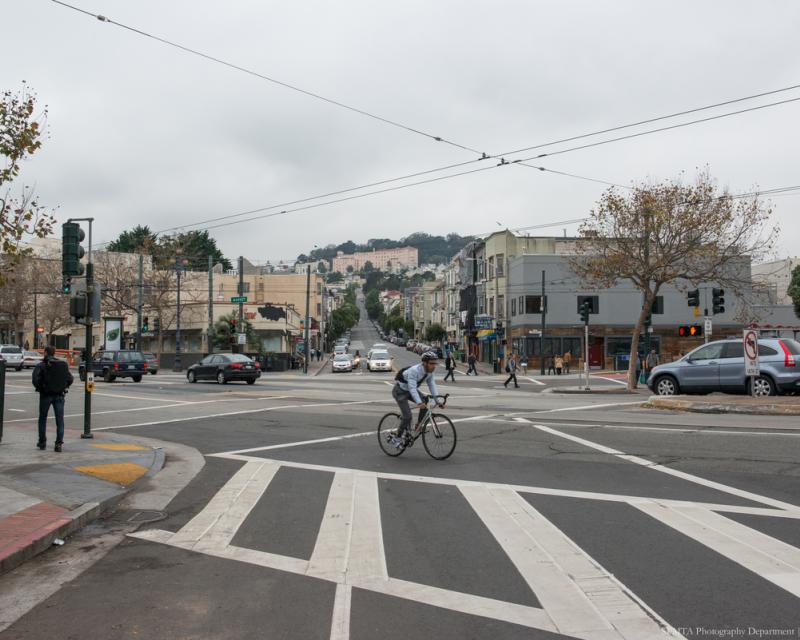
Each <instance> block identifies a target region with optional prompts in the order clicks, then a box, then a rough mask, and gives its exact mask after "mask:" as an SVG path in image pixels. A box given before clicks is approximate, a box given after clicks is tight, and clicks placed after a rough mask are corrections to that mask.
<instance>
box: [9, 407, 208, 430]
mask: <svg viewBox="0 0 800 640" xmlns="http://www.w3.org/2000/svg"><path fill="white" fill-rule="evenodd" d="M214 402H223V401H221V400H200V401H197V402H191V403H187V402H182V403H180V404H160V405H157V406H152V407H131V408H130V409H108V410H107V411H92V415H93V416H104V415H108V414H111V413H130V412H134V411H152V410H153V409H174V408H175V407H185V406H188V405H190V404H212V403H214ZM18 411H19V409H18ZM82 416H83V413H68V414H66V415H65V416H64V418H80V417H82ZM50 419H51V420H53V419H55V418H54V417H53V415H52V414H50ZM30 420H32V418H15V419H14V420H6V422H29V421H30ZM108 428H112V427H98V428H97V429H93V431H98V430H99V429H108Z"/></svg>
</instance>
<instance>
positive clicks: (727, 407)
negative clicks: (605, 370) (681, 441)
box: [644, 394, 800, 416]
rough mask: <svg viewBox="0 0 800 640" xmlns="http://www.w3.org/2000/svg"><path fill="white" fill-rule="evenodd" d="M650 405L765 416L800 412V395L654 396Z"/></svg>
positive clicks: (797, 413) (650, 400) (695, 411)
mask: <svg viewBox="0 0 800 640" xmlns="http://www.w3.org/2000/svg"><path fill="white" fill-rule="evenodd" d="M644 406H646V407H650V408H655V409H673V410H678V411H689V412H692V413H739V414H751V415H763V416H800V397H799V396H770V397H766V398H753V397H751V396H734V395H723V394H719V395H708V396H651V397H650V399H649V400H648V401H647V403H646V404H645V405H644Z"/></svg>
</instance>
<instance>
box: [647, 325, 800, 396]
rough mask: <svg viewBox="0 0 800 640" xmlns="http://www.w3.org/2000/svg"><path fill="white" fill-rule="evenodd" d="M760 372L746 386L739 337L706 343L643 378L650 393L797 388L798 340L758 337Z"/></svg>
mask: <svg viewBox="0 0 800 640" xmlns="http://www.w3.org/2000/svg"><path fill="white" fill-rule="evenodd" d="M758 362H759V369H760V375H758V376H757V377H756V378H755V380H754V382H753V385H754V389H753V390H751V389H750V384H751V383H750V378H749V377H748V376H746V375H745V369H744V352H743V346H742V341H741V339H738V338H737V339H732V340H718V341H716V342H709V343H708V344H705V345H703V346H701V347H698V348H697V349H695V350H694V351H691V352H690V353H688V354H687V355H685V356H684V357H683V358H681V359H680V360H678V361H676V362H670V363H668V364H662V365H658V366H657V367H655V368H654V369H653V370H652V371H651V372H650V376H649V377H648V379H647V386H648V387H649V388H650V389H651V390H652V391H653V393H655V394H657V395H661V396H672V395H676V394H679V393H685V394H691V393H699V394H705V393H712V392H714V391H723V392H726V393H753V394H754V395H756V396H772V395H775V394H776V393H788V392H799V391H800V342H797V341H796V340H790V339H788V338H760V339H759V341H758Z"/></svg>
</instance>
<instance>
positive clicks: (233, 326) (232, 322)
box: [228, 318, 236, 333]
mask: <svg viewBox="0 0 800 640" xmlns="http://www.w3.org/2000/svg"><path fill="white" fill-rule="evenodd" d="M228 324H229V325H230V328H231V333H236V318H231V319H230V320H229V321H228Z"/></svg>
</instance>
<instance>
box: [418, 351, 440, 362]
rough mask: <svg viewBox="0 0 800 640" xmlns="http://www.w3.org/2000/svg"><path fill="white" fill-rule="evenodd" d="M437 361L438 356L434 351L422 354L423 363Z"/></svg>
mask: <svg viewBox="0 0 800 640" xmlns="http://www.w3.org/2000/svg"><path fill="white" fill-rule="evenodd" d="M438 359H439V354H437V353H436V352H435V351H426V352H425V353H423V354H422V361H423V362H431V361H436V360H438Z"/></svg>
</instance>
